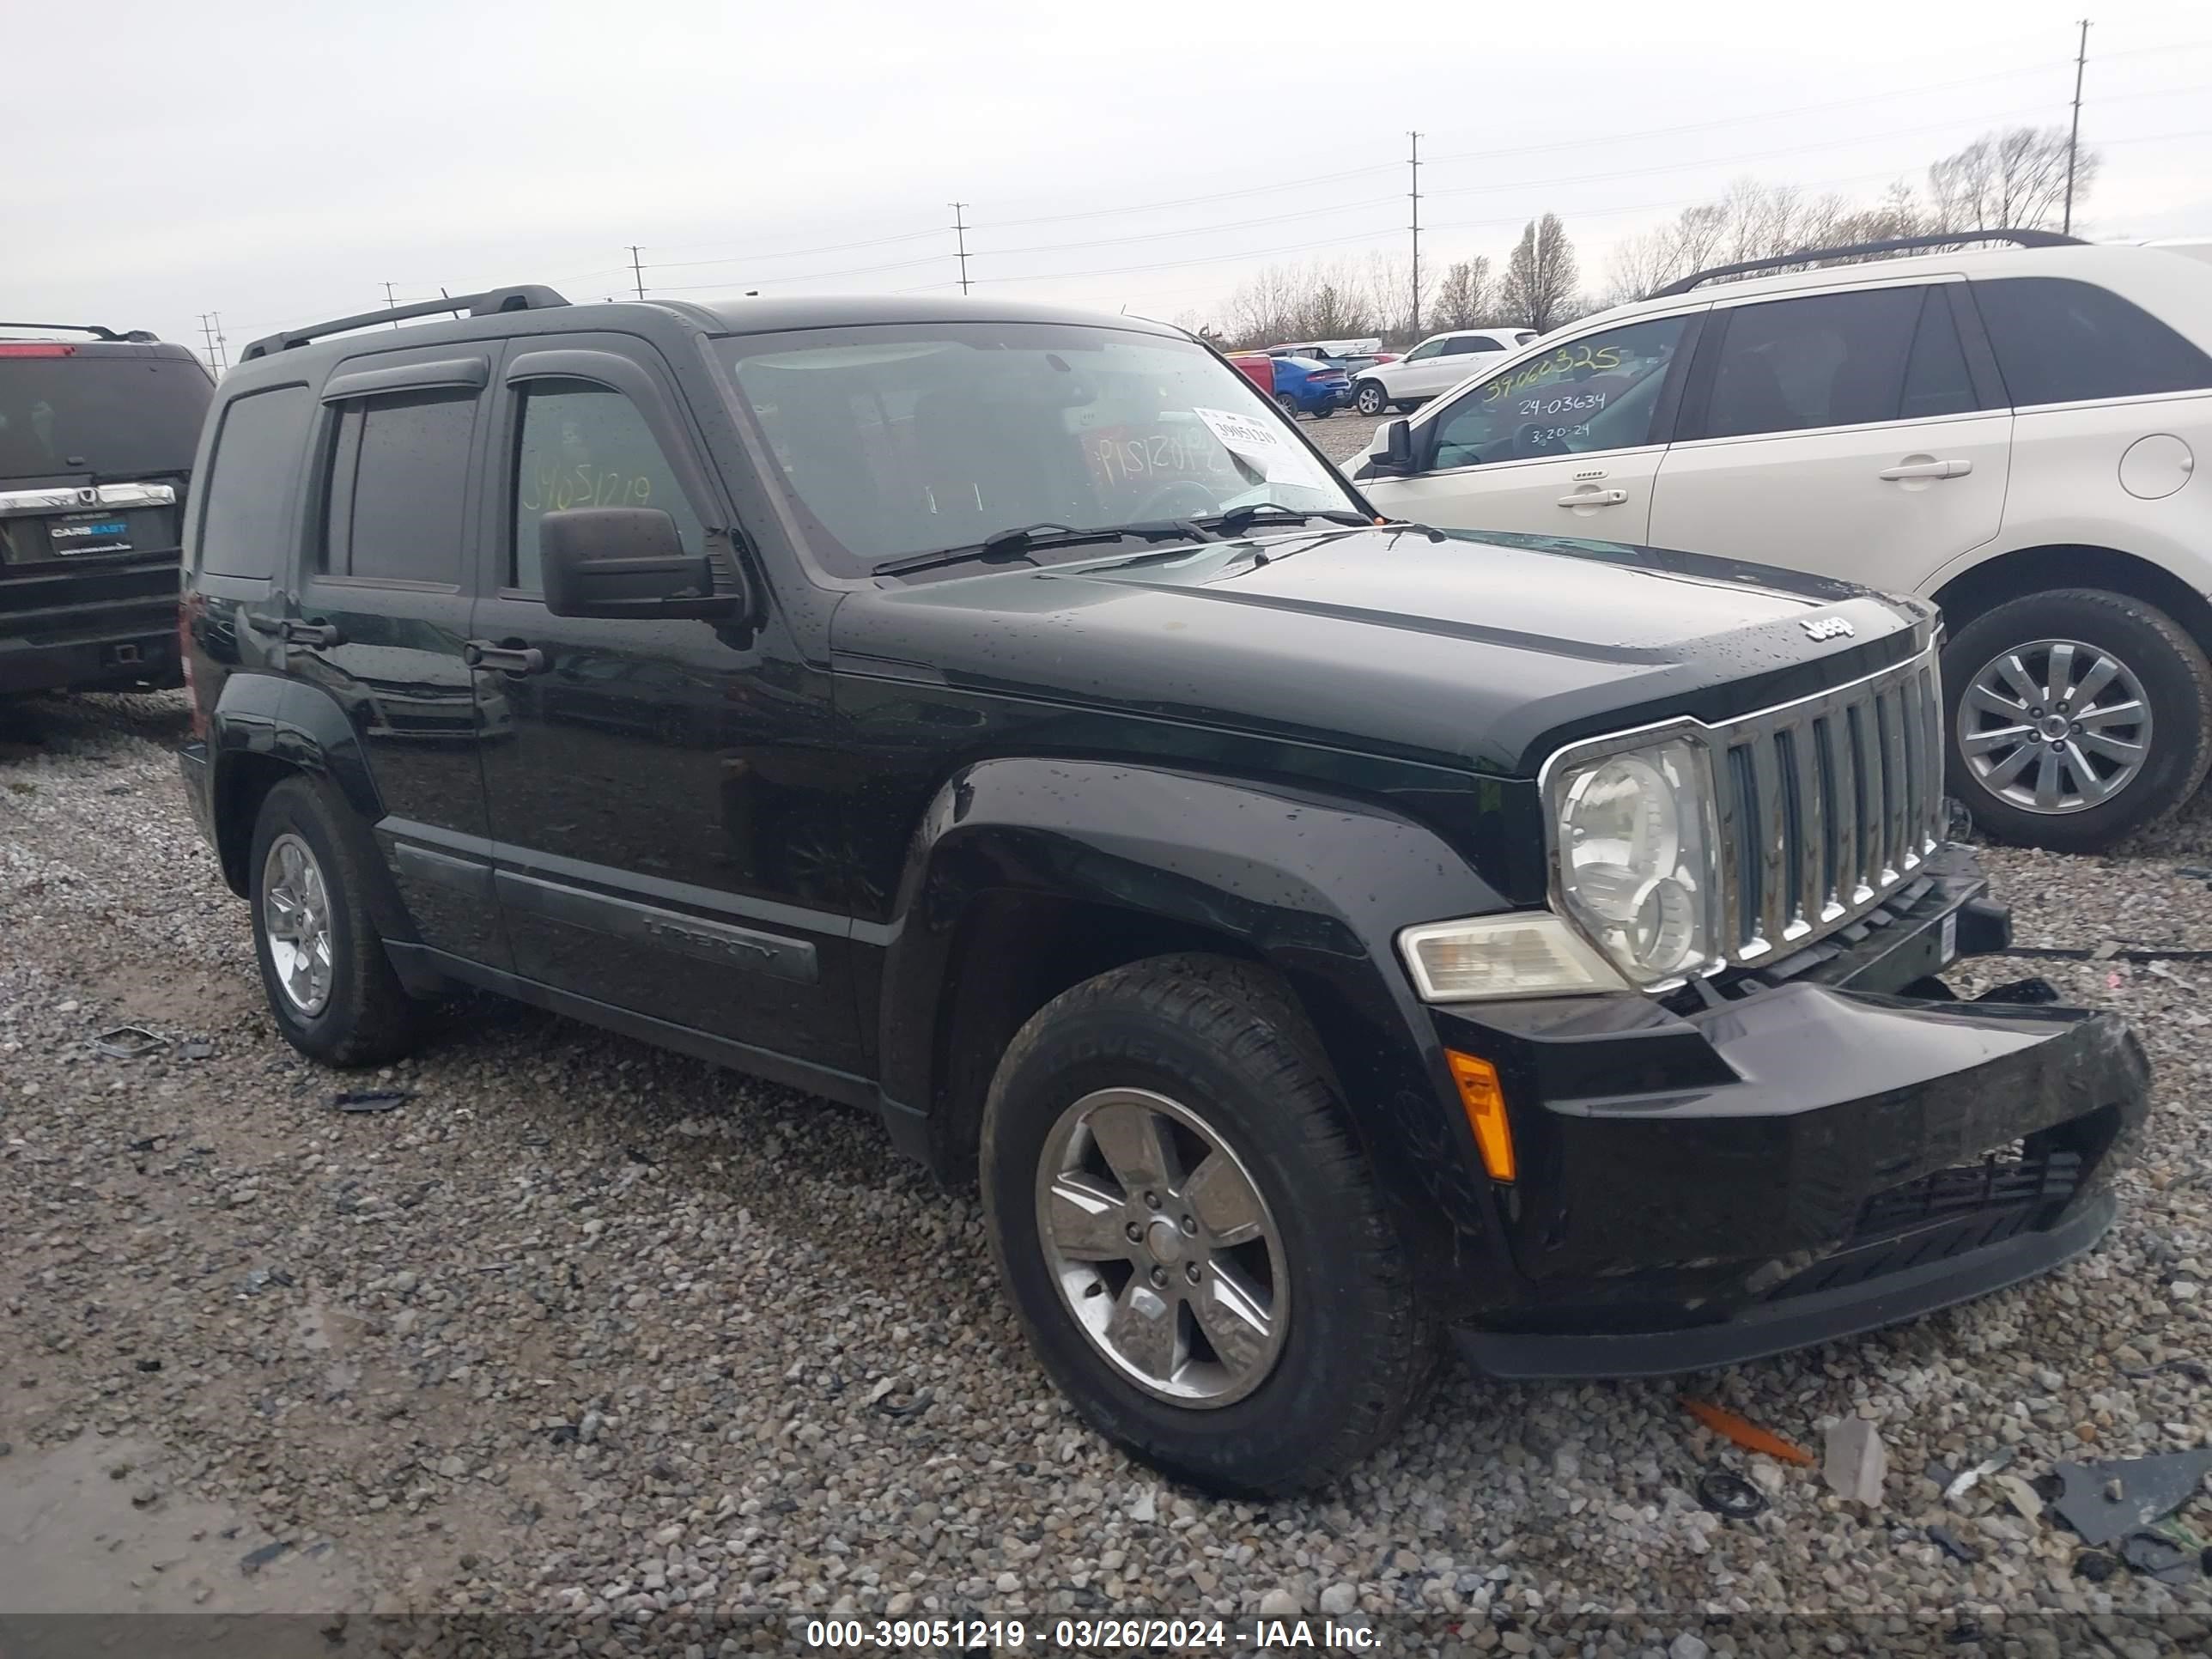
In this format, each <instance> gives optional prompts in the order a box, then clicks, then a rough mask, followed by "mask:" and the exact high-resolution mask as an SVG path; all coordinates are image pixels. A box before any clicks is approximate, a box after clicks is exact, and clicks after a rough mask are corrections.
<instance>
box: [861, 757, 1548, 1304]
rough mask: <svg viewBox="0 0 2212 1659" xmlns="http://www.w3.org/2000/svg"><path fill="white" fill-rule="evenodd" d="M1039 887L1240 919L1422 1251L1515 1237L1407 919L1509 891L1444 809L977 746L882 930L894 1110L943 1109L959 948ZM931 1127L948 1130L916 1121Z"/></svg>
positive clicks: (1149, 908) (936, 802)
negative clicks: (1502, 1219)
mask: <svg viewBox="0 0 2212 1659" xmlns="http://www.w3.org/2000/svg"><path fill="white" fill-rule="evenodd" d="M1024 892H1029V893H1034V894H1036V895H1038V896H1040V897H1048V898H1052V899H1056V900H1066V899H1075V900H1080V901H1084V902H1090V903H1093V904H1097V905H1103V906H1107V907H1111V908H1117V909H1121V910H1126V911H1130V912H1133V913H1136V914H1137V915H1142V916H1149V917H1153V918H1158V919H1159V920H1160V921H1164V922H1168V923H1172V924H1175V925H1176V926H1177V927H1180V928H1182V929H1184V930H1186V931H1188V930H1193V929H1195V930H1198V931H1200V932H1203V933H1207V934H1211V935H1212V936H1215V937H1217V938H1221V939H1227V940H1231V941H1234V942H1235V943H1236V944H1237V946H1239V947H1240V948H1241V949H1242V950H1243V951H1245V952H1246V953H1249V955H1251V956H1252V957H1255V958H1257V959H1258V960H1259V961H1261V962H1262V963H1266V964H1267V966H1269V967H1271V968H1273V969H1274V970H1275V971H1276V972H1277V973H1279V975H1281V976H1282V978H1283V979H1284V980H1285V982H1286V983H1287V984H1288V985H1289V987H1290V988H1291V993H1292V994H1293V995H1295V996H1296V997H1297V1000H1298V1002H1299V1004H1300V1006H1301V1007H1302V1008H1303V1009H1304V1012H1305V1013H1306V1015H1307V1018H1309V1019H1310V1021H1311V1022H1312V1024H1313V1026H1314V1029H1315V1030H1316V1034H1317V1035H1318V1036H1319V1037H1320V1039H1321V1042H1322V1047H1323V1048H1324V1049H1325V1051H1326V1052H1327V1054H1328V1060H1329V1061H1330V1063H1331V1065H1332V1066H1334V1069H1335V1072H1336V1074H1337V1079H1338V1082H1339V1084H1340V1086H1341V1089H1342V1091H1343V1095H1344V1098H1345V1103H1346V1109H1347V1110H1348V1112H1349V1114H1350V1115H1351V1118H1352V1128H1353V1131H1354V1133H1356V1134H1357V1135H1358V1139H1360V1140H1361V1142H1362V1143H1363V1145H1364V1146H1365V1147H1366V1149H1367V1151H1368V1153H1369V1156H1370V1159H1371V1161H1372V1162H1373V1164H1374V1166H1375V1169H1376V1174H1377V1176H1378V1177H1379V1178H1380V1180H1381V1182H1382V1184H1383V1188H1384V1191H1385V1195H1386V1197H1387V1198H1389V1200H1391V1201H1392V1205H1393V1208H1394V1209H1395V1211H1397V1212H1399V1213H1400V1215H1401V1218H1402V1221H1401V1231H1402V1232H1404V1233H1405V1235H1406V1236H1407V1242H1408V1243H1409V1244H1410V1245H1412V1246H1413V1247H1414V1249H1415V1250H1416V1254H1417V1257H1419V1258H1423V1259H1426V1260H1428V1261H1431V1262H1432V1263H1433V1264H1434V1265H1436V1266H1437V1267H1443V1268H1445V1269H1447V1270H1452V1269H1457V1268H1462V1267H1465V1266H1466V1265H1467V1262H1468V1259H1469V1257H1470V1255H1471V1254H1473V1253H1474V1252H1476V1251H1480V1252H1481V1253H1482V1255H1484V1256H1485V1257H1488V1258H1489V1259H1500V1258H1498V1257H1496V1256H1492V1255H1490V1253H1491V1252H1492V1250H1495V1249H1502V1242H1503V1241H1502V1232H1501V1231H1499V1228H1498V1219H1497V1214H1496V1208H1495V1203H1494V1200H1493V1198H1492V1189H1491V1188H1490V1186H1489V1183H1488V1182H1487V1181H1486V1179H1485V1178H1484V1177H1483V1176H1481V1175H1480V1169H1481V1165H1480V1160H1479V1155H1478V1154H1477V1152H1476V1151H1475V1147H1474V1137H1473V1133H1472V1131H1471V1129H1470V1128H1469V1127H1468V1123H1467V1121H1466V1119H1465V1117H1464V1115H1463V1114H1462V1113H1460V1112H1458V1111H1455V1110H1449V1109H1447V1105H1446V1103H1447V1102H1449V1100H1451V1099H1453V1098H1455V1097H1454V1096H1453V1095H1452V1094H1451V1093H1450V1089H1451V1085H1450V1080H1449V1071H1448V1069H1447V1068H1446V1066H1445V1064H1444V1060H1443V1045H1442V1042H1441V1041H1440V1039H1439V1038H1438V1036H1437V1030H1436V1026H1435V1023H1434V1021H1433V1019H1432V1018H1431V1017H1430V1015H1429V1012H1428V1011H1427V1009H1426V1007H1425V1006H1424V1005H1423V1004H1422V1003H1421V1001H1420V1000H1419V997H1418V996H1417V995H1416V994H1415V993H1414V990H1413V986H1412V983H1411V981H1409V980H1408V978H1407V975H1406V974H1405V973H1404V972H1403V970H1402V969H1401V967H1400V966H1399V963H1398V960H1397V954H1396V945H1395V936H1396V934H1397V932H1398V930H1399V929H1401V928H1402V927H1408V926H1411V925H1413V924H1414V923H1417V922H1422V921H1438V920H1443V919H1447V918H1449V917H1454V916H1465V915H1487V914H1492V913H1495V912H1497V911H1500V910H1504V909H1508V908H1512V907H1511V906H1510V904H1509V902H1507V901H1506V900H1505V898H1504V897H1503V896H1501V895H1500V894H1499V893H1498V890H1496V889H1495V888H1493V887H1492V885H1491V884H1489V883H1487V882H1486V881H1485V880H1484V879H1483V878H1481V877H1480V875H1478V874H1477V873H1476V872H1474V870H1473V869H1472V868H1471V867H1470V866H1468V862H1467V860H1465V859H1464V858H1463V857H1462V856H1461V855H1460V854H1458V853H1457V852H1455V850H1454V849H1453V848H1451V847H1450V846H1449V845H1448V844H1447V843H1446V842H1444V841H1443V839H1442V838H1441V837H1440V836H1437V834H1436V833H1435V832H1434V831H1432V830H1431V829H1427V828H1425V827H1424V826H1422V825H1420V824H1419V823H1414V822H1413V821H1412V820H1411V819H1409V818H1407V817H1403V816H1401V815H1400V814H1398V813H1395V812H1394V811H1389V809H1387V808H1384V807H1381V806H1376V805H1369V804H1366V803H1364V802H1358V801H1350V800H1346V799H1341V798H1331V797H1328V796H1325V795H1322V794H1319V793H1313V792H1310V791H1304V790H1300V789H1297V788H1295V787H1288V786H1285V785H1280V784H1275V783H1263V782H1255V781H1242V780H1234V779H1224V778H1218V777H1210V776H1206V775H1200V774H1195V773H1190V772H1183V771H1176V770H1172V769H1166V768H1152V767H1145V766H1132V765H1129V764H1127V763H1111V762H1093V761H1079V760H1048V759H1038V758H1008V759H1000V760H989V761H983V762H980V763H976V764H975V765H972V766H969V767H968V768H966V769H963V771H961V772H959V773H958V774H957V775H955V776H953V777H952V778H951V779H950V780H949V781H947V782H946V783H945V785H944V787H942V788H941V789H940V790H939V792H938V793H937V795H936V797H935V798H934V799H933V801H932V802H931V804H930V806H929V808H928V810H927V812H926V813H925V814H924V815H923V817H922V820H921V823H920V825H919V827H918V829H917V830H916V832H915V837H914V839H913V841H912V842H911V843H910V845H909V848H908V857H907V862H906V866H905V870H904V872H903V874H902V879H901V882H900V886H899V894H898V901H897V907H896V912H895V915H894V919H893V921H892V924H891V926H890V928H889V929H888V933H887V943H886V948H885V953H884V962H883V979H882V997H881V1002H880V1005H879V1007H878V1055H879V1059H880V1065H881V1070H880V1076H881V1079H882V1085H883V1093H884V1101H885V1104H886V1115H887V1116H892V1115H909V1117H911V1116H912V1115H925V1116H932V1117H933V1116H935V1115H937V1114H938V1112H939V1090H940V1085H941V1084H942V1082H943V1079H942V1078H941V1077H940V1076H939V1052H938V1050H939V1033H940V1031H941V1030H942V1029H943V1021H944V1019H945V1016H946V1014H947V1012H948V1011H949V1003H950V999H951V996H952V994H954V991H955V987H956V986H957V979H958V973H959V963H957V960H955V958H954V951H955V950H956V947H957V942H958V940H959V939H960V937H961V933H962V927H963V922H964V921H965V920H966V919H967V918H968V916H969V915H970V914H971V912H972V910H973V908H974V907H975V906H976V905H977V904H978V903H979V902H981V900H983V899H984V898H986V897H987V896H990V897H994V898H997V897H1000V896H1006V895H1008V894H1017V895H1018V894H1020V893H1024ZM921 1127H923V1130H924V1133H929V1132H932V1131H933V1130H940V1129H941V1127H942V1126H941V1125H937V1124H931V1125H925V1126H921Z"/></svg>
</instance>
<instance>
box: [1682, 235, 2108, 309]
mask: <svg viewBox="0 0 2212 1659" xmlns="http://www.w3.org/2000/svg"><path fill="white" fill-rule="evenodd" d="M1961 242H2010V243H2012V244H2013V245H2014V246H2017V247H2081V246H2085V244H2084V243H2083V242H2082V240H2081V238H2080V237H2078V236H2064V235H2061V234H2059V233H2058V232H2057V231H2055V230H1946V231H1939V232H1937V233H1936V234H1933V235H1929V236H1893V237H1892V238H1890V240H1887V241H1886V242H1854V243H1852V244H1851V245H1850V246H1848V247H1808V248H1806V249H1804V250H1802V252H1796V253H1778V254H1775V255H1774V256H1773V257H1771V258H1765V259H1745V260H1741V261H1740V262H1739V263H1737V264H1732V265H1715V266H1714V267H1713V268H1712V269H1711V270H1700V271H1697V272H1695V273H1693V274H1692V275H1691V276H1685V277H1683V278H1681V279H1680V281H1679V282H1673V283H1667V284H1666V285H1664V286H1663V287H1661V288H1655V289H1652V290H1651V292H1650V293H1649V294H1647V295H1644V298H1645V299H1647V300H1662V299H1665V298H1666V297H1667V296H1668V295H1673V294H1687V293H1688V292H1689V291H1690V290H1691V289H1693V288H1695V287H1697V286H1698V285H1699V283H1710V282H1712V281H1714V280H1715V279H1716V278H1717V277H1722V276H1745V275H1747V274H1748V273H1749V272H1751V271H1754V270H1780V269H1782V267H1784V265H1802V264H1810V263H1811V262H1812V261H1814V260H1815V259H1850V258H1858V257H1859V256H1860V255H1862V254H1868V253H1896V252H1902V251H1903V250H1905V249H1906V248H1914V247H1956V246H1959V244H1960V243H1961Z"/></svg>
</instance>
